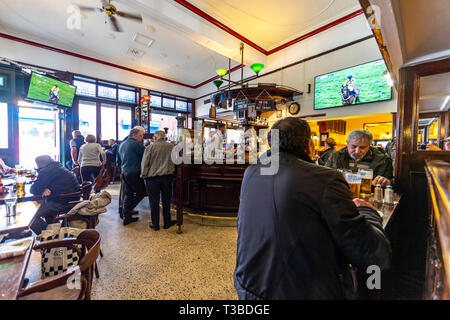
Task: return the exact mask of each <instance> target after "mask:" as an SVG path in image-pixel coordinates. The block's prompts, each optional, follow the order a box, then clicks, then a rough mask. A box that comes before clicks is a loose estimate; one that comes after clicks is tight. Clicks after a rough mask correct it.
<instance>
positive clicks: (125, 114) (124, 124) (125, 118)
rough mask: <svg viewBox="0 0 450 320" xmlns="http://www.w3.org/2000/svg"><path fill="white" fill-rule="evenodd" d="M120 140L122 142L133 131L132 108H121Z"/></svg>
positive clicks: (119, 111) (119, 122)
mask: <svg viewBox="0 0 450 320" xmlns="http://www.w3.org/2000/svg"><path fill="white" fill-rule="evenodd" d="M118 113H119V114H118V118H119V121H118V139H119V140H120V141H122V140H123V139H125V137H126V136H127V135H128V134H129V133H130V130H131V108H129V107H122V106H119V110H118Z"/></svg>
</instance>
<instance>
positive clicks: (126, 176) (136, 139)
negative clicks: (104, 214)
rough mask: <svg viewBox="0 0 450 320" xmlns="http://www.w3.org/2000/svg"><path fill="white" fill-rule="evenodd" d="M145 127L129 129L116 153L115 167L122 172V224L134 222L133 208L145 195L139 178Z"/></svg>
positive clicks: (136, 218)
mask: <svg viewBox="0 0 450 320" xmlns="http://www.w3.org/2000/svg"><path fill="white" fill-rule="evenodd" d="M144 133H145V129H144V128H142V127H134V128H133V129H131V130H130V134H129V135H128V139H127V140H126V141H125V142H122V143H121V144H120V146H119V150H118V152H117V155H116V163H117V167H119V168H120V170H121V172H122V183H123V184H124V194H125V195H124V199H123V208H122V211H121V217H123V225H124V226H126V225H128V224H130V223H131V222H136V221H137V220H138V219H139V218H138V217H132V214H133V210H134V208H135V207H136V206H137V205H138V204H139V202H141V200H142V199H143V198H144V197H145V196H146V193H145V185H144V181H143V180H142V179H141V177H140V175H141V161H142V156H143V154H144V151H145V147H144V144H143V143H142V141H143V140H144Z"/></svg>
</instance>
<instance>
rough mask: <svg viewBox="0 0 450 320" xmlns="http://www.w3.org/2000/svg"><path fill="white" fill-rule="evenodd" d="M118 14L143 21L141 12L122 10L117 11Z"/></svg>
mask: <svg viewBox="0 0 450 320" xmlns="http://www.w3.org/2000/svg"><path fill="white" fill-rule="evenodd" d="M116 14H117V15H118V16H119V17H122V18H127V19H133V20H136V21H139V22H142V16H141V15H140V14H132V13H127V12H122V11H117V13H116Z"/></svg>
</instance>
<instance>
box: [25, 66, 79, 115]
mask: <svg viewBox="0 0 450 320" xmlns="http://www.w3.org/2000/svg"><path fill="white" fill-rule="evenodd" d="M75 92H76V87H75V86H73V85H70V84H68V83H66V82H63V81H61V80H58V79H55V78H52V77H48V76H44V75H42V74H40V73H36V72H33V73H32V74H31V79H30V86H29V87H28V94H27V98H28V99H32V100H37V101H42V102H47V103H52V104H56V105H60V106H64V107H72V103H73V99H74V97H75Z"/></svg>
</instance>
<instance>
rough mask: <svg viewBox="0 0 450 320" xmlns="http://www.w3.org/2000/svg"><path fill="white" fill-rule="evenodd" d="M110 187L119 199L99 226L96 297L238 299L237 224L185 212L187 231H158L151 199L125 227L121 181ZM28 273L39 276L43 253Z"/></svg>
mask: <svg viewBox="0 0 450 320" xmlns="http://www.w3.org/2000/svg"><path fill="white" fill-rule="evenodd" d="M107 191H109V192H110V193H111V195H112V196H113V200H112V202H111V204H110V205H109V206H108V207H107V209H108V212H106V213H104V214H102V215H100V223H99V224H98V226H97V230H98V231H99V232H100V235H101V237H102V238H101V241H102V242H101V248H102V252H103V254H104V256H103V258H99V259H98V268H99V272H100V278H99V279H96V278H94V283H93V290H92V299H94V300H95V299H103V300H113V299H133V300H136V299H168V300H176V299H237V295H236V292H235V290H234V287H233V271H234V266H235V262H236V239H237V232H236V227H234V226H233V225H235V222H230V221H223V222H222V221H216V220H206V219H203V223H202V221H201V219H199V218H195V217H190V216H187V215H184V223H183V227H182V230H183V233H182V234H177V232H176V231H177V227H176V226H173V227H172V228H170V229H167V230H165V229H163V228H161V229H160V230H159V231H154V230H153V229H150V228H149V226H148V225H149V222H150V210H149V203H148V198H145V199H144V200H143V201H142V202H141V203H140V204H139V206H138V207H137V209H138V210H139V212H140V217H139V221H138V222H135V223H132V224H129V225H128V226H123V225H122V220H121V219H120V218H119V214H118V211H117V206H118V194H119V185H117V184H116V185H110V186H109V187H108V189H107ZM172 215H173V218H174V219H175V216H174V214H172ZM161 224H162V217H161ZM205 224H207V225H205ZM230 225H231V226H230ZM27 277H28V278H30V281H31V282H34V281H36V280H38V279H39V277H40V254H39V253H37V254H36V253H35V254H33V255H32V260H31V261H30V265H29V268H28V270H27Z"/></svg>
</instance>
